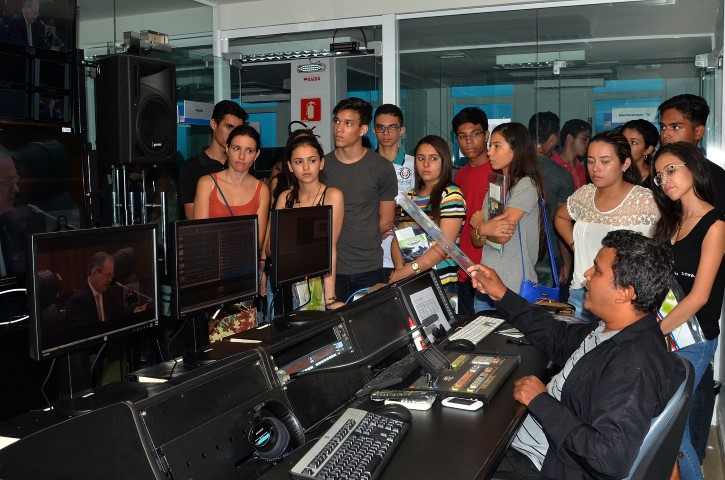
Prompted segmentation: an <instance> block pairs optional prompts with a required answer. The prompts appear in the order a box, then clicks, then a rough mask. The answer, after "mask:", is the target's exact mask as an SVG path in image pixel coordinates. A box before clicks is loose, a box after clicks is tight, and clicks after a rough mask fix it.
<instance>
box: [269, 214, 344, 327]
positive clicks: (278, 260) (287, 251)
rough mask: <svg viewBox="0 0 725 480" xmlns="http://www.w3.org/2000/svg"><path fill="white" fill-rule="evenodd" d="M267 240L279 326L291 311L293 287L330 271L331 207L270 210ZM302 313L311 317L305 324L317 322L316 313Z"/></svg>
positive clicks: (288, 316) (308, 317)
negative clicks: (268, 240) (312, 321)
mask: <svg viewBox="0 0 725 480" xmlns="http://www.w3.org/2000/svg"><path fill="white" fill-rule="evenodd" d="M269 238H270V249H271V253H272V256H271V262H272V265H271V273H270V282H271V284H272V288H273V289H274V290H275V293H274V298H275V302H274V313H275V324H278V325H279V326H282V325H287V323H288V320H289V319H290V318H291V317H290V313H291V312H292V311H293V308H292V306H293V302H292V296H293V294H292V285H293V284H294V283H296V282H299V281H300V280H305V279H310V278H314V277H320V276H324V275H327V274H328V273H330V272H332V206H330V205H319V206H315V207H303V208H285V209H282V210H272V216H271V219H270V236H269ZM305 313H310V314H311V315H307V316H304V318H305V319H306V321H310V320H317V319H318V316H317V315H316V314H315V312H305ZM297 317H298V320H300V319H301V318H303V317H300V316H299V315H297ZM298 323H299V321H297V320H296V321H295V322H293V323H292V324H298ZM292 324H290V325H292ZM287 326H289V325H287Z"/></svg>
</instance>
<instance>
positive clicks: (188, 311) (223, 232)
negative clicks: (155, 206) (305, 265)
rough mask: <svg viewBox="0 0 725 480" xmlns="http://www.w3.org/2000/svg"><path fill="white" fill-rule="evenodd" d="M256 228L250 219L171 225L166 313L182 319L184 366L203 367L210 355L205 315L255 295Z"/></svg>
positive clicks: (256, 277)
mask: <svg viewBox="0 0 725 480" xmlns="http://www.w3.org/2000/svg"><path fill="white" fill-rule="evenodd" d="M258 228H259V227H258V223H257V216H256V215H243V216H234V217H223V218H208V219H201V220H182V221H178V222H174V223H172V226H171V239H172V240H171V243H172V246H171V250H170V252H171V255H172V258H170V259H169V260H170V263H171V271H172V274H171V309H172V312H173V313H174V315H175V316H176V318H184V319H185V321H186V323H185V324H184V329H185V333H184V338H185V342H186V354H185V356H184V361H185V362H186V363H187V364H189V365H198V364H200V363H204V362H205V361H206V360H207V357H208V354H209V352H210V351H211V345H210V342H209V330H208V323H207V321H206V312H207V311H209V310H210V309H212V308H218V307H219V306H221V305H224V304H229V303H234V302H240V301H243V300H248V299H251V298H254V296H255V295H256V294H257V292H258V290H259V270H258V269H259V252H258V250H257V241H258V236H257V230H258ZM209 360H211V359H209Z"/></svg>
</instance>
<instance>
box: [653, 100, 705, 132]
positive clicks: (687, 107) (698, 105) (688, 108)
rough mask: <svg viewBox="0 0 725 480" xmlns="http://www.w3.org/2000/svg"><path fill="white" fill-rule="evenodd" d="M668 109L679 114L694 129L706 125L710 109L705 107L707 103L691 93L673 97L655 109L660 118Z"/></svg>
mask: <svg viewBox="0 0 725 480" xmlns="http://www.w3.org/2000/svg"><path fill="white" fill-rule="evenodd" d="M670 109H675V110H677V111H678V112H680V113H681V114H682V115H683V116H684V117H685V118H686V119H688V120H689V121H691V122H692V123H693V124H695V126H696V127H697V126H700V125H705V124H706V123H707V117H708V115H710V107H708V106H707V101H706V100H705V99H704V98H702V97H698V96H697V95H693V94H691V93H683V94H682V95H675V96H674V97H672V98H668V99H667V100H665V101H664V102H662V104H661V105H660V106H659V107H657V111H658V112H659V113H660V116H662V114H663V113H664V112H665V110H670Z"/></svg>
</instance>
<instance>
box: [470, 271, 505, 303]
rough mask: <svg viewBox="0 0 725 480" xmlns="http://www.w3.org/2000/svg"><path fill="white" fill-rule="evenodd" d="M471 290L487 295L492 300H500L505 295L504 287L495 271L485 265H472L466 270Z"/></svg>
mask: <svg viewBox="0 0 725 480" xmlns="http://www.w3.org/2000/svg"><path fill="white" fill-rule="evenodd" d="M467 272H468V275H470V277H471V284H472V285H473V288H475V289H476V290H478V291H479V292H481V293H485V294H487V295H488V296H489V297H491V299H492V300H495V301H498V300H501V297H503V296H504V294H505V293H506V285H504V284H503V282H502V281H501V278H499V276H498V273H496V270H493V269H492V268H488V267H486V266H485V265H474V266H472V267H469V269H468V270H467Z"/></svg>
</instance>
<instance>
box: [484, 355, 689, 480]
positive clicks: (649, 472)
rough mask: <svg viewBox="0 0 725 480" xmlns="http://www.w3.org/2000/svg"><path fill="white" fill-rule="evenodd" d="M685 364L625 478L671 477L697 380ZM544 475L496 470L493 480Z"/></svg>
mask: <svg viewBox="0 0 725 480" xmlns="http://www.w3.org/2000/svg"><path fill="white" fill-rule="evenodd" d="M680 360H681V361H682V363H683V364H684V366H685V380H684V381H683V382H682V383H681V384H680V387H679V388H678V389H677V390H676V391H675V394H674V395H672V398H670V401H669V402H667V405H665V408H664V410H662V413H660V414H659V415H658V416H657V417H655V418H653V419H652V423H651V424H650V427H649V432H647V435H645V437H644V441H643V442H642V446H641V447H640V449H639V455H637V458H636V459H635V460H634V464H633V465H632V469H631V470H630V472H629V476H628V477H627V478H625V479H624V480H668V479H669V478H670V475H671V474H672V469H673V468H674V467H675V461H676V460H677V452H678V451H679V450H680V443H681V442H682V435H683V434H684V433H685V424H686V423H687V415H688V414H689V413H690V399H691V397H692V389H693V385H694V383H695V369H694V367H693V366H692V364H691V363H690V362H688V361H687V360H685V359H684V358H681V357H680ZM548 478H549V477H546V476H544V475H537V474H526V473H524V474H520V473H515V472H496V473H495V474H494V475H493V477H492V480H529V479H530V480H534V479H537V480H543V479H548Z"/></svg>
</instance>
